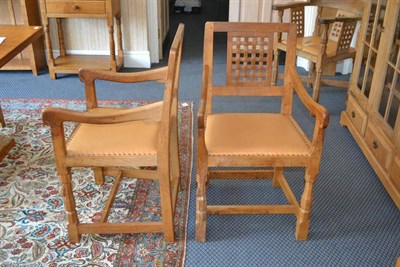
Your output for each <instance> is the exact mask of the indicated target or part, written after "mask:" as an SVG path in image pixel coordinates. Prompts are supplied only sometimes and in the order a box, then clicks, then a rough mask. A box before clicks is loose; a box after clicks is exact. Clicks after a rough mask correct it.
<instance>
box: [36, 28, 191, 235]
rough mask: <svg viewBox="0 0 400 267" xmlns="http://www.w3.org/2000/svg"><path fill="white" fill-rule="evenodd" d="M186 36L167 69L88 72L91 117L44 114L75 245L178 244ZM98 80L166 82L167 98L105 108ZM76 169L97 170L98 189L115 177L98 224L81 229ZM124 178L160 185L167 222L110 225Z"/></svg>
mask: <svg viewBox="0 0 400 267" xmlns="http://www.w3.org/2000/svg"><path fill="white" fill-rule="evenodd" d="M183 31H184V26H183V24H180V25H179V27H178V30H177V32H176V35H175V38H174V40H173V43H172V47H171V49H170V53H169V60H168V66H167V67H163V68H159V69H155V70H149V71H143V72H137V73H113V72H107V71H99V70H89V69H82V70H80V72H79V77H80V79H81V81H82V82H83V83H84V84H85V89H86V107H87V111H86V112H79V111H73V110H67V109H62V108H47V109H46V110H45V111H44V112H43V122H44V123H45V124H47V125H49V126H50V128H51V134H52V139H53V149H54V155H55V161H56V165H57V170H58V174H59V176H60V179H61V183H62V195H63V197H64V206H65V210H66V217H67V224H68V225H67V226H68V234H69V240H70V241H71V242H79V240H80V237H81V234H92V233H97V234H103V233H142V232H145V233H153V232H163V233H164V238H165V240H167V241H174V239H175V236H174V211H175V203H176V197H177V193H178V190H179V182H180V171H179V155H178V151H179V150H178V136H177V134H178V129H177V127H178V122H177V117H178V116H177V112H178V99H177V98H178V85H179V72H180V62H181V53H182V42H183ZM95 80H106V81H113V82H119V83H137V82H146V81H158V82H163V83H165V90H164V97H163V99H162V101H159V102H155V103H152V104H148V105H145V106H141V107H138V108H133V109H119V108H105V107H100V106H98V103H97V99H96V88H95ZM64 122H76V123H78V125H77V126H76V128H75V129H74V131H73V133H72V134H71V135H70V137H69V138H68V139H66V138H65V132H64ZM147 166H156V169H154V170H151V169H148V168H142V167H147ZM75 167H87V168H93V171H94V177H95V181H96V183H97V184H103V183H104V182H105V180H104V176H105V175H109V176H114V177H115V180H114V185H113V187H112V189H111V191H110V195H109V198H108V200H107V202H106V203H105V204H104V210H103V212H102V215H101V218H100V219H99V220H98V221H97V222H94V223H81V222H80V220H79V216H78V214H79V210H77V207H76V203H75V202H76V199H75V197H74V192H73V184H72V174H71V168H75ZM122 178H140V179H156V180H158V181H159V187H160V200H161V210H162V221H155V222H109V221H108V216H109V214H110V210H111V207H112V204H113V201H114V199H115V196H116V194H117V192H118V188H119V185H120V183H121V180H122Z"/></svg>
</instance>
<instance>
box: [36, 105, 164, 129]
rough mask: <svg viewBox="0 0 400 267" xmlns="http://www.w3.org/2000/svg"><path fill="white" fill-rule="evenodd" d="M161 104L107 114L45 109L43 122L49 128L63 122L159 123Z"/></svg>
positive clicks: (117, 110)
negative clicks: (140, 121)
mask: <svg viewBox="0 0 400 267" xmlns="http://www.w3.org/2000/svg"><path fill="white" fill-rule="evenodd" d="M162 107H163V102H162V101H159V102H155V103H152V104H149V105H145V106H141V107H137V108H134V109H124V110H119V109H115V111H112V112H109V113H107V114H102V113H100V112H99V113H97V112H82V111H75V110H69V109H65V108H46V109H45V110H44V111H43V115H42V118H43V122H44V124H46V125H49V126H60V125H62V124H63V122H65V121H71V122H78V123H89V124H113V123H123V122H130V121H137V120H143V121H159V120H160V118H161V111H162Z"/></svg>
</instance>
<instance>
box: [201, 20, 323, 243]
mask: <svg viewBox="0 0 400 267" xmlns="http://www.w3.org/2000/svg"><path fill="white" fill-rule="evenodd" d="M216 32H225V33H227V38H228V40H227V44H228V45H227V62H226V66H227V68H226V84H225V85H220V86H219V85H215V84H214V83H215V81H214V80H213V67H214V65H216V64H214V62H213V58H214V57H213V49H214V33H216ZM281 33H285V34H287V35H288V48H287V54H286V64H285V76H284V77H285V78H284V83H283V85H282V86H274V85H272V77H273V69H272V66H273V62H274V61H276V60H277V57H276V55H274V47H275V45H276V43H277V38H278V34H281ZM295 46H296V26H295V25H294V24H289V23H233V22H208V23H206V27H205V38H204V60H203V64H204V65H203V78H202V79H203V85H202V91H201V100H200V104H199V111H198V132H197V136H198V140H197V173H196V179H197V192H196V240H197V241H199V242H204V241H205V239H206V219H207V216H208V215H222V214H294V215H295V216H296V217H297V226H296V238H297V239H299V240H304V239H306V238H307V235H308V228H309V219H310V212H311V203H312V190H313V185H314V182H315V180H316V177H317V174H318V170H319V164H320V160H321V151H322V143H323V138H324V129H325V127H327V124H328V119H329V115H328V112H327V111H326V109H325V108H324V107H322V106H321V105H319V104H318V103H316V102H315V101H313V100H312V99H311V97H310V96H309V95H308V93H307V91H306V90H305V89H304V87H303V84H302V82H301V81H300V78H299V76H298V73H297V71H296V69H295V66H294V63H295V58H296V51H295V49H296V47H295ZM216 67H219V68H220V67H221V62H218V65H216ZM293 91H295V92H296V93H297V94H298V96H299V98H300V100H301V103H302V104H303V105H304V106H305V107H306V108H307V109H308V110H309V111H310V112H312V113H313V114H314V115H315V120H316V122H315V126H314V136H313V138H312V140H309V138H308V137H307V136H306V135H305V134H304V133H303V131H302V130H301V127H300V126H299V125H298V124H297V122H296V120H295V119H294V118H293V117H292V115H291V113H292V100H293ZM216 96H219V97H222V96H252V97H256V96H259V97H262V99H263V97H266V96H270V97H275V98H276V97H280V98H281V109H280V112H279V113H232V112H224V113H217V112H215V111H214V108H213V105H212V104H213V98H214V97H216ZM240 99H241V98H236V99H233V100H232V106H234V105H236V103H240ZM252 99H254V98H252ZM215 103H217V102H215ZM310 119H311V118H310ZM293 166H298V167H305V169H306V172H305V188H304V192H303V194H302V197H301V203H298V202H297V200H296V196H295V195H294V193H293V192H292V190H291V189H290V187H289V185H288V183H287V182H286V179H285V177H284V172H283V171H284V168H285V167H293ZM260 167H272V169H263V170H260ZM243 169H245V170H243ZM225 178H230V179H248V178H250V179H251V178H272V182H273V185H274V186H275V187H282V189H283V191H284V193H285V195H286V197H287V198H288V202H289V204H288V205H209V204H208V203H207V185H208V183H209V180H210V179H225Z"/></svg>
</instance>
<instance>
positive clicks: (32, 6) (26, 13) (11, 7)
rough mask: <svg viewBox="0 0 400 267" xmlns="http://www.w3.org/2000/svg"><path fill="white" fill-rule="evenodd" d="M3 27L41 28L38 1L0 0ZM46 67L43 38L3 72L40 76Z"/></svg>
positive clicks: (22, 53) (15, 59)
mask: <svg viewBox="0 0 400 267" xmlns="http://www.w3.org/2000/svg"><path fill="white" fill-rule="evenodd" d="M0 24H1V25H25V26H40V25H41V21H40V12H39V6H38V3H37V1H36V0H0ZM45 67H46V57H45V51H44V42H43V37H41V38H39V39H38V40H36V41H35V42H33V43H32V45H30V46H28V47H27V48H26V49H25V50H24V51H23V52H21V53H20V54H19V55H18V56H16V57H15V58H14V59H12V60H11V61H10V62H9V63H7V64H6V65H4V66H3V67H2V68H1V70H32V73H33V75H35V76H36V75H38V73H39V70H40V69H43V68H45Z"/></svg>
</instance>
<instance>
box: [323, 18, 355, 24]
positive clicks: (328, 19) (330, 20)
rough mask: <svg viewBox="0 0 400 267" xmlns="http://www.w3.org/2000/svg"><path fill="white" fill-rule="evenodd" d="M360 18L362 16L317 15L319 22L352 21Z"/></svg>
mask: <svg viewBox="0 0 400 267" xmlns="http://www.w3.org/2000/svg"><path fill="white" fill-rule="evenodd" d="M359 20H362V17H319V18H318V21H319V23H321V24H332V23H334V22H352V21H359Z"/></svg>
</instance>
